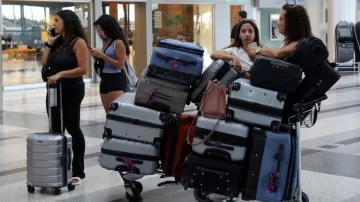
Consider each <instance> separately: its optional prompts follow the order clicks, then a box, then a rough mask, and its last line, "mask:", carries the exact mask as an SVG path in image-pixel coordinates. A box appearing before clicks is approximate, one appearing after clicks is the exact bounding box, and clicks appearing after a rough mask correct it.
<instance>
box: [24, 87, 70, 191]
mask: <svg viewBox="0 0 360 202" xmlns="http://www.w3.org/2000/svg"><path fill="white" fill-rule="evenodd" d="M59 86H60V93H61V83H60V84H59ZM57 100H58V98H57V88H56V86H51V87H49V128H50V130H49V132H45V133H34V134H31V135H29V136H28V137H27V141H26V142H27V145H26V148H27V153H26V156H27V182H26V184H27V187H28V192H29V193H33V192H34V191H35V187H42V188H55V194H56V195H58V194H60V193H61V190H60V188H62V187H65V186H67V187H68V189H69V191H72V190H74V189H75V186H74V185H72V166H71V160H72V159H71V156H72V137H71V135H69V134H64V133H63V132H62V133H53V132H52V126H51V125H52V118H51V111H52V109H53V108H54V107H58V104H57ZM61 105H62V104H61V96H60V106H59V107H60V111H61V125H63V117H62V106H61ZM61 128H62V130H63V127H62V126H61Z"/></svg>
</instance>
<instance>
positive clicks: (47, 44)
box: [45, 42, 53, 48]
mask: <svg viewBox="0 0 360 202" xmlns="http://www.w3.org/2000/svg"><path fill="white" fill-rule="evenodd" d="M45 46H47V47H49V48H53V46H52V45H50V44H49V43H48V42H45Z"/></svg>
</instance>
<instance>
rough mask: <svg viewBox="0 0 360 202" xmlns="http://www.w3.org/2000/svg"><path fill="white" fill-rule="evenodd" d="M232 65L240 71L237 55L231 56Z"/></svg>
mask: <svg viewBox="0 0 360 202" xmlns="http://www.w3.org/2000/svg"><path fill="white" fill-rule="evenodd" d="M232 65H233V66H234V69H235V70H236V71H238V72H242V67H241V63H240V60H239V59H238V58H237V57H233V60H232Z"/></svg>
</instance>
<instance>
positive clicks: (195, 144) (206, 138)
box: [187, 81, 222, 146]
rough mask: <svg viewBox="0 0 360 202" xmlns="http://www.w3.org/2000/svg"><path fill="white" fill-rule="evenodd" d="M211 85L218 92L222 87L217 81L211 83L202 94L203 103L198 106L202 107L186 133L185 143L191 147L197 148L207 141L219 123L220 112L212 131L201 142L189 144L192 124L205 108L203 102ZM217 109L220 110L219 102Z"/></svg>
mask: <svg viewBox="0 0 360 202" xmlns="http://www.w3.org/2000/svg"><path fill="white" fill-rule="evenodd" d="M214 83H215V84H214ZM212 85H219V90H220V91H221V90H222V85H221V83H220V82H218V81H212V82H211V84H210V87H209V88H208V89H207V90H206V91H205V93H204V99H203V102H204V103H203V102H201V105H200V106H202V107H201V108H200V109H199V113H198V114H197V115H196V118H195V119H194V120H193V121H192V123H191V125H190V128H189V130H188V133H187V142H188V143H189V144H190V145H191V146H198V145H201V144H203V143H204V142H206V141H208V140H209V139H210V137H211V136H212V135H213V134H214V131H215V129H216V127H217V126H218V125H219V122H220V111H219V114H218V118H217V121H216V124H215V126H214V127H213V129H212V130H211V132H210V133H209V134H208V135H207V136H206V137H205V138H204V139H203V140H201V141H200V142H198V143H193V142H190V140H189V136H190V132H191V129H192V127H193V126H194V123H195V121H196V120H197V118H198V117H199V116H200V113H201V112H202V110H203V109H204V108H205V104H206V102H205V100H206V98H207V95H208V93H209V91H210V89H211V86H212ZM218 108H219V109H220V102H219V106H218Z"/></svg>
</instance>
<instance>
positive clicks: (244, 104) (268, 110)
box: [228, 97, 283, 118]
mask: <svg viewBox="0 0 360 202" xmlns="http://www.w3.org/2000/svg"><path fill="white" fill-rule="evenodd" d="M228 105H229V106H230V107H234V108H237V109H242V110H245V111H249V112H253V113H257V114H262V115H265V116H270V117H274V118H282V114H283V109H278V108H274V107H268V106H265V105H261V104H257V103H252V102H248V101H244V100H238V99H234V98H230V97H229V98H228Z"/></svg>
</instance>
